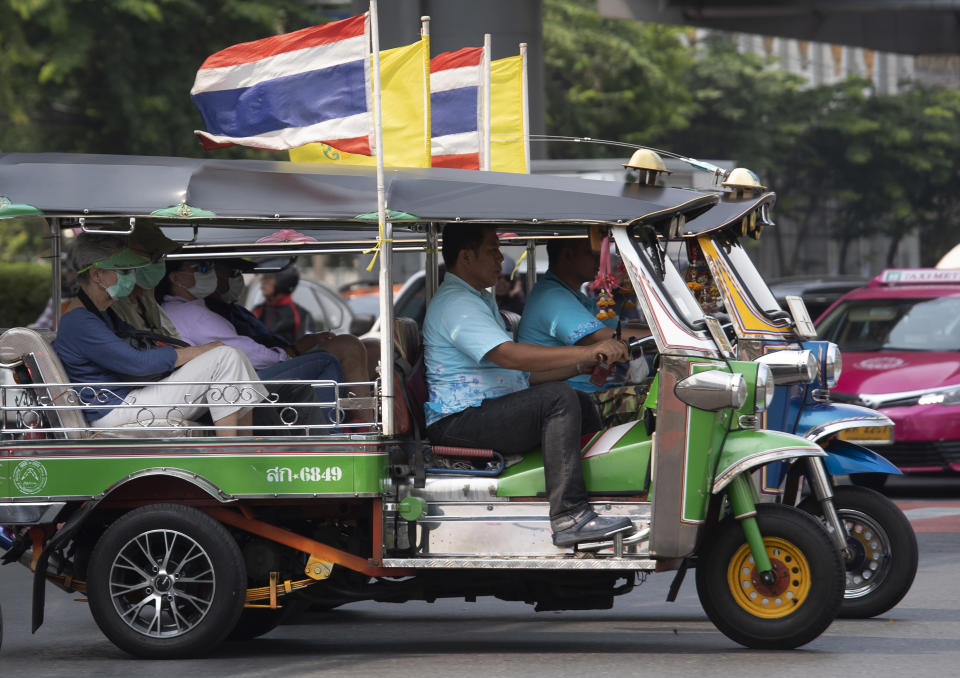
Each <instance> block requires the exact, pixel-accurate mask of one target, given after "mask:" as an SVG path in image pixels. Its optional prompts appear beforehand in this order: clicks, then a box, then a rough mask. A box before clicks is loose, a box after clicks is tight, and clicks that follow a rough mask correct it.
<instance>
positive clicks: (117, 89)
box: [0, 0, 323, 156]
mask: <svg viewBox="0 0 960 678" xmlns="http://www.w3.org/2000/svg"><path fill="white" fill-rule="evenodd" d="M322 20H323V19H322V17H321V16H319V15H318V14H317V12H316V10H314V9H312V8H311V7H310V4H309V3H306V2H302V1H297V0H6V1H5V2H0V53H2V54H3V58H2V59H0V151H17V150H24V151H34V152H37V151H64V152H87V153H130V154H145V155H188V156H189V155H199V154H200V153H201V148H200V145H199V144H198V143H197V141H196V139H195V138H194V136H193V134H192V131H193V130H194V129H200V128H202V121H201V118H200V115H199V113H198V112H197V111H196V109H195V108H194V106H193V103H192V102H191V100H190V87H191V86H192V84H193V80H194V76H195V75H196V72H197V69H198V68H199V67H200V64H201V63H202V62H203V60H204V59H205V58H206V57H208V56H209V55H210V54H212V53H214V52H216V51H218V50H220V49H223V48H224V47H227V46H229V45H232V44H236V43H238V42H244V41H248V40H255V39H258V38H262V37H264V36H267V35H273V34H276V33H280V32H284V31H287V30H296V29H297V28H302V27H304V26H306V25H311V24H315V23H320V22H322ZM245 153H246V152H245V151H242V150H233V151H228V152H227V154H228V155H229V154H233V155H237V154H245Z"/></svg>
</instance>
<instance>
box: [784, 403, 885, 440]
mask: <svg viewBox="0 0 960 678" xmlns="http://www.w3.org/2000/svg"><path fill="white" fill-rule="evenodd" d="M859 426H893V420H891V419H890V417H888V416H886V415H883V414H880V413H879V412H877V411H876V410H871V409H870V408H868V407H860V406H859V405H849V404H847V403H832V402H831V403H806V404H804V406H803V410H801V412H800V417H799V419H798V420H797V427H796V429H795V430H794V432H795V433H796V434H797V435H798V436H801V437H803V438H806V439H807V440H810V441H814V442H816V441H817V440H819V439H820V438H823V437H824V436H828V435H831V434H834V433H836V432H837V431H842V430H844V429H848V428H857V427H859Z"/></svg>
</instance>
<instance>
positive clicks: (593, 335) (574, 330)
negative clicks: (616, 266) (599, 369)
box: [517, 238, 650, 427]
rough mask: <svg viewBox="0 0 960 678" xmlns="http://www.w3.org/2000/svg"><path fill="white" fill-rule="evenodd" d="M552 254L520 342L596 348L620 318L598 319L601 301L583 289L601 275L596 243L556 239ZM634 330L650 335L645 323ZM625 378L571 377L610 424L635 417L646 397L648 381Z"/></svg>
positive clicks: (526, 310) (532, 299)
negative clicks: (598, 381) (602, 380)
mask: <svg viewBox="0 0 960 678" xmlns="http://www.w3.org/2000/svg"><path fill="white" fill-rule="evenodd" d="M547 258H548V260H549V268H548V269H547V272H546V274H545V275H544V276H543V277H541V278H540V280H538V281H537V284H536V285H534V287H533V289H532V290H531V291H530V296H529V298H528V299H527V303H526V306H525V307H524V310H523V316H522V317H521V318H520V327H519V329H518V332H517V338H518V340H519V341H523V342H527V343H530V344H539V345H541V346H590V345H592V344H599V343H600V342H603V341H606V340H608V339H610V338H611V337H613V336H614V335H615V333H616V327H617V322H618V320H617V318H616V317H613V318H608V319H606V320H598V319H597V311H598V310H599V309H598V308H597V304H596V302H595V301H594V300H593V299H591V298H590V297H588V296H586V295H585V294H583V293H582V292H581V291H580V286H581V285H583V283H585V282H587V281H590V280H593V279H594V277H596V275H597V269H598V267H599V255H598V254H596V253H594V252H593V251H592V250H591V249H590V241H589V240H588V239H587V238H583V239H562V240H561V239H558V240H551V241H550V242H549V243H548V244H547ZM628 331H629V335H628V336H634V337H642V336H646V335H648V334H649V333H650V332H649V330H648V329H646V328H639V327H630V328H629V330H628ZM643 367H644V368H645V365H644V366H643ZM621 382H622V379H621V381H620V382H610V383H607V384H602V385H599V386H598V385H596V384H594V383H592V382H591V381H590V375H588V374H577V375H574V376H573V377H570V378H569V379H567V380H566V383H568V384H570V385H571V386H572V387H573V388H575V389H577V390H578V391H584V392H585V393H588V394H589V395H590V399H591V400H592V401H593V403H594V405H595V406H596V407H597V410H598V412H599V413H600V418H601V420H602V421H603V424H604V426H605V427H609V426H616V425H618V424H622V423H626V422H628V421H635V420H636V419H637V416H638V415H637V413H638V412H639V411H640V406H641V405H642V403H643V401H644V399H645V398H646V394H647V384H646V383H642V384H622V383H621Z"/></svg>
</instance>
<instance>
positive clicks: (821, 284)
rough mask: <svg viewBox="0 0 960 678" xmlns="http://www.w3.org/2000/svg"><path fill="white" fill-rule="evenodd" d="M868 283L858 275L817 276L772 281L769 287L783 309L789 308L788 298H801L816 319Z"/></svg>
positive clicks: (811, 315)
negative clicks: (837, 301)
mask: <svg viewBox="0 0 960 678" xmlns="http://www.w3.org/2000/svg"><path fill="white" fill-rule="evenodd" d="M868 282H869V279H868V278H864V277H861V276H858V275H817V276H794V277H790V278H780V279H776V280H770V281H768V285H769V287H770V291H771V292H773V296H775V297H776V298H777V301H778V302H780V306H781V308H786V307H787V303H786V298H787V297H800V298H802V299H803V303H804V304H805V305H806V307H807V311H808V312H809V313H810V317H811V318H814V319H816V318H819V317H820V316H821V315H823V312H824V311H826V310H827V309H828V308H829V307H830V306H831V305H832V304H833V303H834V302H835V301H836V300H837V299H839V298H840V297H842V296H843V295H844V294H846V293H847V292H850V291H852V290H855V289H857V288H860V287H863V286H864V285H866V284H867V283H868Z"/></svg>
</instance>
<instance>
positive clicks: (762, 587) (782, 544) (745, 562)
mask: <svg viewBox="0 0 960 678" xmlns="http://www.w3.org/2000/svg"><path fill="white" fill-rule="evenodd" d="M763 545H764V547H765V548H766V551H767V556H768V557H769V558H770V563H771V564H772V565H773V571H774V572H775V573H776V575H777V579H776V581H775V582H774V583H773V585H766V584H764V583H763V582H762V581H761V580H760V573H759V572H757V566H756V563H754V562H753V556H752V555H750V547H749V546H748V545H747V544H744V545H743V546H741V547H740V548H739V549H737V552H736V553H735V554H734V555H733V558H731V559H730V564H729V565H728V567H727V586H729V587H730V592H731V593H732V594H733V599H734V600H735V601H736V602H737V605H739V606H740V607H742V608H743V609H744V610H746V611H747V612H749V613H750V614H752V615H754V616H755V617H762V618H764V619H780V618H781V617H786V616H788V615H790V614H792V613H793V612H794V611H795V610H796V609H797V608H799V607H800V606H801V605H803V603H804V601H805V600H806V599H807V596H808V595H809V594H810V564H809V563H808V562H807V559H806V558H805V557H804V555H803V551H801V550H800V549H799V548H797V547H796V546H794V545H793V544H792V543H790V542H789V541H787V540H786V539H779V538H776V537H765V538H764V540H763Z"/></svg>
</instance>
